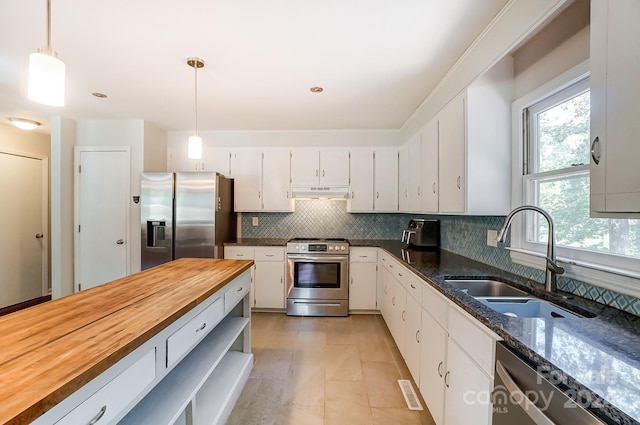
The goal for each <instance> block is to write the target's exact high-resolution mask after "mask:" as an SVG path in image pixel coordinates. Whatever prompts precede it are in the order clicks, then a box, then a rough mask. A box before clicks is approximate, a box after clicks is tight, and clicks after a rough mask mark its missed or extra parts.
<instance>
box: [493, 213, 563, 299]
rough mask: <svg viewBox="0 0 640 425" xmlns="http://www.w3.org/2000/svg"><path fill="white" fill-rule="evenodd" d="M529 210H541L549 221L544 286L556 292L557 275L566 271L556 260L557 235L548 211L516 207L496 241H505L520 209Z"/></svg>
mask: <svg viewBox="0 0 640 425" xmlns="http://www.w3.org/2000/svg"><path fill="white" fill-rule="evenodd" d="M527 210H529V211H536V212H539V213H540V214H542V215H543V216H544V218H546V219H547V223H549V237H548V240H547V256H546V257H545V258H546V264H547V266H546V273H545V276H544V288H545V289H546V290H547V291H550V292H556V291H557V290H558V285H557V280H556V277H557V275H559V274H562V273H564V269H563V268H562V267H560V266H559V265H558V263H557V262H556V242H555V235H554V233H553V220H552V219H551V216H550V215H549V213H548V212H546V211H545V210H543V209H542V208H539V207H536V206H534V205H523V206H521V207H517V208H515V209H514V210H513V211H511V212H510V213H509V215H508V216H507V219H506V220H505V221H504V224H503V225H502V229H500V231H498V235H497V236H496V241H497V242H502V243H504V241H505V238H506V234H507V230H508V229H509V226H510V225H511V220H512V219H513V216H514V215H516V214H517V213H519V212H520V211H527Z"/></svg>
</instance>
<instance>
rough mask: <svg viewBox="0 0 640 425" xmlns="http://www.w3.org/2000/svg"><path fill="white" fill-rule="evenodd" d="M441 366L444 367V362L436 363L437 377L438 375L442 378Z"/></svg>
mask: <svg viewBox="0 0 640 425" xmlns="http://www.w3.org/2000/svg"><path fill="white" fill-rule="evenodd" d="M443 365H444V362H440V363H438V375H440V377H441V378H442V366H443Z"/></svg>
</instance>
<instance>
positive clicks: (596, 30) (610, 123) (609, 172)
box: [590, 0, 640, 212]
mask: <svg viewBox="0 0 640 425" xmlns="http://www.w3.org/2000/svg"><path fill="white" fill-rule="evenodd" d="M591 3H592V5H591V57H590V63H591V139H592V142H593V141H594V140H595V138H596V137H597V138H598V140H599V145H600V146H599V148H600V151H601V152H602V154H601V157H600V159H599V164H595V162H594V160H593V158H592V160H591V195H592V197H591V198H592V207H591V208H592V210H593V211H602V212H640V169H639V168H638V166H637V158H638V156H639V155H640V144H639V143H638V137H637V135H638V134H639V133H640V120H638V119H637V117H636V115H637V111H638V109H640V84H639V83H638V82H637V80H638V75H639V74H640V55H638V44H639V43H640V28H639V27H638V21H639V20H640V3H639V2H638V1H637V0H615V1H612V0H609V1H592V2H591ZM594 147H595V148H598V146H594ZM603 189H604V190H603Z"/></svg>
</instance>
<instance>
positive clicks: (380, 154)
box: [373, 149, 398, 211]
mask: <svg viewBox="0 0 640 425" xmlns="http://www.w3.org/2000/svg"><path fill="white" fill-rule="evenodd" d="M373 174H374V184H373V187H374V190H375V198H374V201H373V206H374V210H375V211H398V150H397V149H377V150H376V151H375V152H374V167H373Z"/></svg>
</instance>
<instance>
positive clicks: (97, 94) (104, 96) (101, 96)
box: [91, 91, 107, 99]
mask: <svg viewBox="0 0 640 425" xmlns="http://www.w3.org/2000/svg"><path fill="white" fill-rule="evenodd" d="M91 95H92V96H95V97H99V98H100V99H105V98H106V97H107V95H106V94H104V93H100V92H97V91H95V92H93V93H91Z"/></svg>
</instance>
